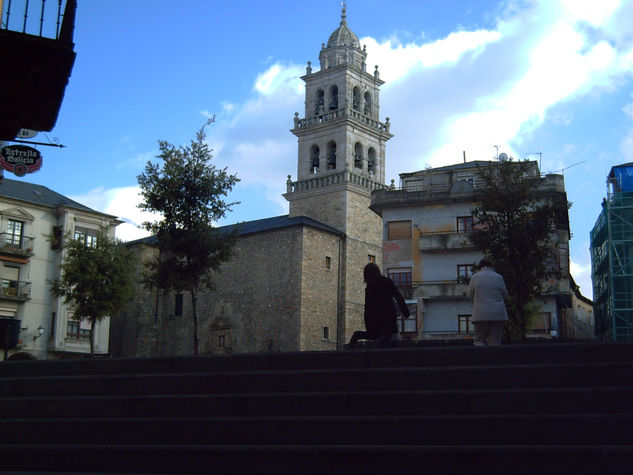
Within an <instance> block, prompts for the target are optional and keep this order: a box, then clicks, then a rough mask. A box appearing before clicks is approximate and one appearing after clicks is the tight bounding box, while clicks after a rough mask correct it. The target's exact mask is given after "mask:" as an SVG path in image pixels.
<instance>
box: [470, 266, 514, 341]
mask: <svg viewBox="0 0 633 475" xmlns="http://www.w3.org/2000/svg"><path fill="white" fill-rule="evenodd" d="M479 267H480V268H481V269H480V271H479V272H477V273H476V274H475V275H474V276H473V277H472V278H471V279H470V282H469V283H468V291H467V293H466V295H468V298H471V299H473V315H472V318H471V321H472V322H473V327H474V330H475V339H474V343H475V346H486V345H488V346H493V345H500V344H501V337H502V335H503V326H504V325H505V322H506V320H507V319H508V314H507V313H506V307H505V305H504V303H503V299H504V298H505V297H506V295H508V291H507V289H506V284H505V282H504V281H503V277H502V276H501V275H499V274H497V273H496V272H495V270H494V269H493V268H492V263H491V262H490V261H489V260H487V259H482V260H481V261H479Z"/></svg>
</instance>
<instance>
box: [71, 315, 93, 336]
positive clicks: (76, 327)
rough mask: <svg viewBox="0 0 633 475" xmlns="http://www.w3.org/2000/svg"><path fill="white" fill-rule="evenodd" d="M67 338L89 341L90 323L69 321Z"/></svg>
mask: <svg viewBox="0 0 633 475" xmlns="http://www.w3.org/2000/svg"><path fill="white" fill-rule="evenodd" d="M66 336H67V337H68V338H81V339H89V338H90V322H88V321H86V320H82V321H81V322H78V321H77V320H73V319H68V324H67V326H66Z"/></svg>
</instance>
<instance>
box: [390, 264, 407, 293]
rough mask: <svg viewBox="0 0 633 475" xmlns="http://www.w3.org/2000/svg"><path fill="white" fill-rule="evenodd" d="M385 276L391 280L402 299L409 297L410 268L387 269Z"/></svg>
mask: <svg viewBox="0 0 633 475" xmlns="http://www.w3.org/2000/svg"><path fill="white" fill-rule="evenodd" d="M387 276H388V277H389V278H390V279H391V280H393V283H394V284H396V287H398V290H399V291H400V293H401V294H402V296H403V297H404V298H410V297H411V291H412V288H411V268H410V267H409V268H400V269H389V270H388V271H387Z"/></svg>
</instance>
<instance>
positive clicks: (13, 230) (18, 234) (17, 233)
mask: <svg viewBox="0 0 633 475" xmlns="http://www.w3.org/2000/svg"><path fill="white" fill-rule="evenodd" d="M23 229H24V223H23V222H22V221H16V220H14V219H10V220H9V221H8V224H7V244H9V245H11V246H17V247H20V246H21V244H22V231H23Z"/></svg>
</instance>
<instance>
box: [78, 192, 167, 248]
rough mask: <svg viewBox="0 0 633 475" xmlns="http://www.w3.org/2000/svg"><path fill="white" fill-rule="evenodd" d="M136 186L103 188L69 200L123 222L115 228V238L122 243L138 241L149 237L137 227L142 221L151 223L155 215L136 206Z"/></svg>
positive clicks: (138, 199) (138, 197)
mask: <svg viewBox="0 0 633 475" xmlns="http://www.w3.org/2000/svg"><path fill="white" fill-rule="evenodd" d="M139 193H140V189H139V187H138V186H128V187H122V188H112V189H109V190H106V189H104V188H103V187H99V188H95V189H93V190H90V191H89V192H88V193H85V194H83V195H75V196H72V197H71V199H73V200H75V201H77V202H78V203H81V204H83V205H85V206H88V207H89V208H92V209H94V210H96V211H100V212H102V213H106V214H110V215H113V216H117V217H118V218H119V219H120V220H122V221H124V222H123V223H122V224H120V225H119V226H117V229H116V237H117V238H119V239H121V240H123V241H131V240H134V239H140V238H143V237H146V236H148V235H149V233H148V232H147V231H145V230H144V229H141V228H140V227H139V226H140V224H141V223H143V222H144V221H152V220H154V219H155V215H152V214H150V213H146V212H143V211H141V210H140V209H139V208H138V207H137V205H138V203H140V201H141V197H140V195H139Z"/></svg>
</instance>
